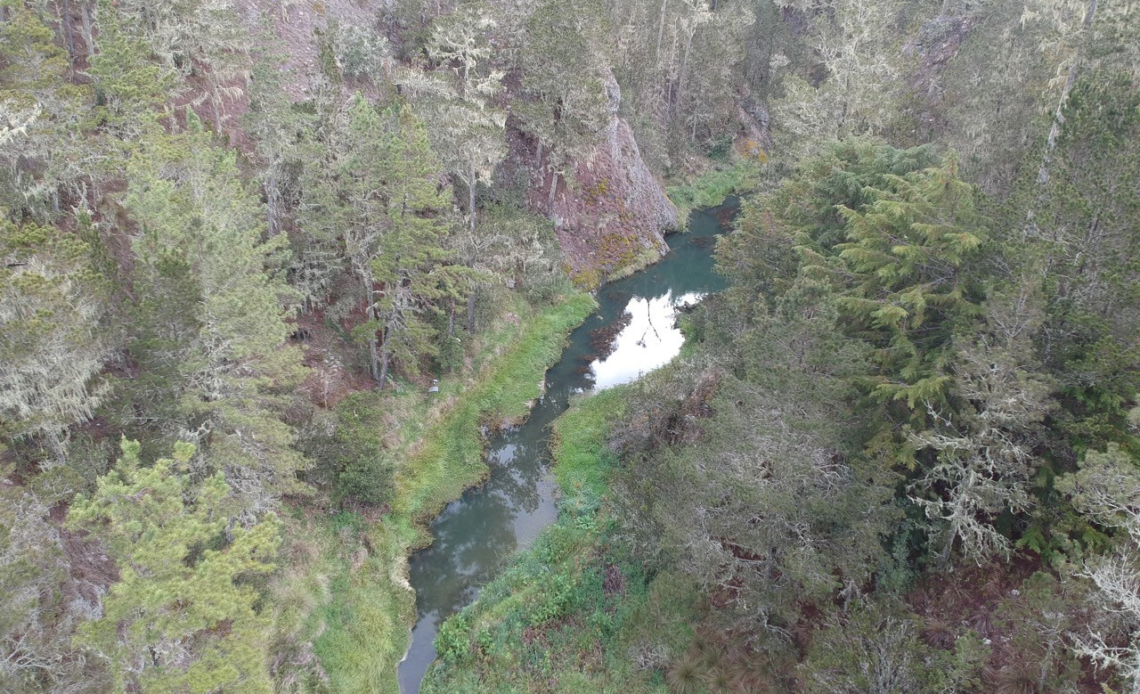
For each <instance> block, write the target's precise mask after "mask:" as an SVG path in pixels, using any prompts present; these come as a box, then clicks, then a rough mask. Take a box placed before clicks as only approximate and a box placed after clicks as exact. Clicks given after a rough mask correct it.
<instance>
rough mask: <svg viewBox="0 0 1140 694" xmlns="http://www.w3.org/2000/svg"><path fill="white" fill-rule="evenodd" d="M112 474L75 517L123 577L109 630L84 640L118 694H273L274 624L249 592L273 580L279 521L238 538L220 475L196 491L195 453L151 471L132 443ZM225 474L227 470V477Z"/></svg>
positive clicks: (95, 625) (108, 604)
mask: <svg viewBox="0 0 1140 694" xmlns="http://www.w3.org/2000/svg"><path fill="white" fill-rule="evenodd" d="M122 452H123V455H122V458H121V459H120V460H119V462H118V463H117V464H116V466H115V469H114V471H112V472H111V473H109V474H108V475H106V476H105V477H103V478H101V479H100V480H99V485H98V489H97V490H96V491H95V493H94V494H92V495H91V496H90V497H85V496H80V497H79V498H77V499H76V501H75V503H74V504H73V505H72V507H71V510H70V512H69V513H68V524H69V525H70V526H71V527H73V528H88V529H91V531H92V534H93V535H94V536H95V537H97V538H98V539H100V540H102V541H103V542H104V543H105V545H106V547H107V551H108V553H109V554H110V555H111V556H112V558H113V559H114V560H115V563H116V564H117V565H118V567H119V571H120V580H119V581H118V582H117V583H116V584H115V585H114V586H113V587H112V588H111V591H110V593H108V595H107V596H106V598H105V599H104V602H103V615H102V617H101V618H99V619H97V620H95V621H92V622H90V623H88V624H85V625H83V627H81V628H80V630H79V635H78V637H77V638H78V640H79V642H80V643H82V644H83V645H85V646H87V647H88V648H91V649H92V650H94V651H95V652H96V653H98V654H99V655H100V656H101V657H102V658H104V659H106V660H107V662H108V664H109V665H110V668H111V672H112V674H113V676H114V682H115V691H116V692H130V691H146V692H169V693H170V694H181V693H183V692H200V693H202V694H214V693H220V692H231V691H232V692H266V693H267V692H269V691H271V686H270V680H269V676H268V672H267V667H266V665H267V663H266V660H267V656H266V646H265V644H266V640H265V634H266V630H267V626H268V624H267V619H266V618H265V616H264V615H263V614H261V613H260V611H259V610H258V609H257V604H258V602H259V595H258V591H257V590H256V589H255V587H254V586H253V585H250V581H251V580H253V579H256V578H257V577H259V576H263V575H265V574H268V573H270V572H271V571H273V569H274V568H275V565H274V561H275V559H276V554H277V548H278V545H279V544H280V538H279V532H280V523H279V522H278V520H277V518H276V516H274V515H272V514H269V515H267V516H265V517H264V518H262V519H261V520H260V521H259V522H258V523H256V524H254V525H252V526H251V527H249V528H242V527H236V528H232V529H230V527H231V519H229V518H227V517H226V516H225V515H224V514H223V513H221V511H220V509H221V507H222V504H223V501H224V500H225V497H226V496H227V494H228V493H229V488H228V486H227V485H226V482H225V479H224V477H223V476H222V475H221V474H220V473H219V474H216V475H214V476H212V477H209V478H207V479H205V480H204V481H203V482H201V483H200V484H195V483H193V482H192V481H191V479H192V478H191V475H190V472H189V467H188V466H189V463H190V460H191V458H192V456H193V455H194V447H193V446H191V445H190V444H186V443H178V444H176V445H175V447H174V457H173V458H169V459H165V458H164V459H161V460H158V461H156V462H155V463H154V464H153V465H152V466H150V467H144V466H143V463H142V461H141V460H140V458H139V452H140V446H139V444H138V443H136V442H131V441H126V440H124V441H123V445H122ZM219 467H222V466H219Z"/></svg>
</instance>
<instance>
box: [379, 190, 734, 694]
mask: <svg viewBox="0 0 1140 694" xmlns="http://www.w3.org/2000/svg"><path fill="white" fill-rule="evenodd" d="M717 211H718V210H709V211H698V212H694V213H693V215H692V217H691V218H690V220H689V221H690V230H689V232H688V233H684V234H674V235H672V236H669V237H667V239H666V240H667V241H668V243H669V248H670V252H669V254H668V255H667V256H665V258H663V259H662V260H661V261H660V262H659V263H657V264H656V265H653V266H651V267H649V268H647V269H645V270H642V271H641V272H638V273H636V274H634V275H632V276H630V277H628V278H626V279H623V280H619V281H617V282H614V283H612V284H608V285H606V286H604V287H603V288H602V289H601V290H600V291H599V294H598V303H599V308H598V310H597V312H595V314H594V315H592V316H591V317H590V318H588V319H586V322H585V323H583V324H582V325H581V326H579V327H578V328H577V329H576V330H574V332H572V333H571V334H570V339H569V342H568V344H567V346H566V348H565V350H564V351H563V352H562V356H561V358H560V359H559V361H558V363H557V364H555V365H554V366H553V367H551V368H550V370H549V371H547V372H546V391H545V394H544V395H543V396H542V397H541V398H540V399H539V400H538V401H537V402H536V403H535V405H534V407H533V408H532V409H531V412H530V416H529V418H528V419H527V420H526V421H525V422H524V423H523V424H522V425H521V426H517V427H511V428H508V429H506V430H504V431H502V432H500V433H499V434H498V435H497V436H495V437H494V438H493V439H492V440H491V441H489V442H488V446H487V463H488V465H489V466H490V468H491V474H490V477H488V479H487V481H486V482H485V483H484V484H483V485H481V486H479V487H476V488H473V489H470V490H468V491H467V492H466V493H464V494H463V496H462V497H460V498H459V499H457V500H456V501H454V502H452V503H451V504H449V505H448V506H447V508H446V509H444V511H443V513H441V514H440V515H439V517H438V518H436V520H435V521H434V522H433V523H432V525H431V533H432V536H433V537H434V542H433V543H432V545H431V546H430V547H428V548H427V549H425V550H423V551H420V552H417V553H416V554H415V555H413V556H412V558H411V566H410V569H411V576H410V579H411V584H412V588H414V589H415V591H416V611H417V621H416V625H415V627H414V628H413V629H412V644H411V647H410V649H409V651H408V654H407V656H406V657H405V659H404V661H403V662H402V663H400V668H399V680H400V691H401V693H402V694H418V692H419V688H420V681H421V680H422V679H423V677H424V674H425V673H426V672H427V670H428V668H429V667H430V666H431V663H432V661H434V660H435V656H436V653H435V646H434V644H433V641H434V640H435V635H436V632H437V630H438V627H439V625H440V624H441V623H442V622H443V621H444V620H446V619H447V618H448V617H450V616H451V615H453V614H455V613H456V612H458V611H459V610H461V609H462V608H463V607H465V606H466V605H468V604H470V603H472V602H473V601H474V600H475V599H476V598H477V597H478V595H479V589H480V588H481V587H482V586H484V585H486V584H487V583H488V582H490V581H491V579H493V578H494V577H495V576H496V575H497V574H498V573H499V571H501V570H502V569H503V568H504V567H505V566H506V565H507V563H508V562H510V561H511V559H512V557H513V556H514V555H515V554H516V553H517V552H518V551H519V550H522V549H525V548H526V547H527V546H528V545H530V543H531V542H532V541H533V540H534V538H535V537H536V536H537V535H538V533H539V532H540V531H541V530H542V529H543V528H544V527H546V526H547V525H549V524H550V523H552V522H554V520H555V518H556V517H557V515H558V509H557V505H556V502H557V495H558V488H557V485H555V483H554V479H553V476H552V475H551V473H550V429H549V425H550V423H551V422H553V421H554V420H555V418H557V417H558V416H559V415H560V414H562V413H563V412H565V411H566V408H567V407H568V406H569V403H570V398H571V397H572V396H574V395H575V394H577V393H582V392H585V391H588V390H600V389H605V388H611V387H613V386H616V385H620V384H622V383H628V382H630V381H634V380H636V379H637V378H638V377H640V376H641V375H642V374H644V373H647V372H649V371H652V370H653V369H656V368H658V367H660V366H663V365H665V364H667V363H668V362H669V361H670V360H672V359H673V358H674V357H675V356H677V353H678V352H679V351H680V349H681V344H682V343H683V342H684V338H683V336H682V335H681V332H680V330H678V329H677V327H676V326H675V318H676V315H675V314H676V311H677V308H678V307H681V306H684V305H685V304H695V303H696V302H698V301H700V299H701V298H702V297H704V296H705V295H706V294H708V293H710V292H716V291H719V290H720V289H721V288H723V286H724V285H723V280H722V279H721V278H720V276H719V275H716V274H715V273H714V272H713V254H712V247H713V243H714V241H715V237H716V235H717V234H718V233H720V232H721V228H720V225H719V224H718V222H717V218H716V217H715V216H714V214H715V213H716V212H717ZM599 329H601V331H602V333H614V335H613V338H612V341H610V340H606V339H602V338H603V335H601V334H599V333H598V332H596V331H598V330H599ZM591 337H593V339H591ZM604 342H610V345H609V350H607V349H606V348H605V347H604V346H603V345H601V344H599V343H604ZM599 348H601V349H599ZM606 351H609V353H608V354H605V352H606ZM603 355H604V356H603Z"/></svg>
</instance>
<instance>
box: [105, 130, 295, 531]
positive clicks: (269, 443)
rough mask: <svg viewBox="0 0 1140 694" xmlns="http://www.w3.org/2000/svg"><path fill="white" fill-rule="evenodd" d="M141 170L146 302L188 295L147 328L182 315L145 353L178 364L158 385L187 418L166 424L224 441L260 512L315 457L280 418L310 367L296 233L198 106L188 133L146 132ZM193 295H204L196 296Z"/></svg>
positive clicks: (137, 193) (215, 442) (139, 242)
mask: <svg viewBox="0 0 1140 694" xmlns="http://www.w3.org/2000/svg"><path fill="white" fill-rule="evenodd" d="M129 174H130V188H129V190H128V193H127V195H126V199H125V201H124V202H125V207H126V209H127V210H128V211H129V212H130V214H131V216H132V218H133V219H134V220H135V221H136V222H137V223H138V225H139V232H138V234H137V236H136V237H135V238H134V250H135V255H136V258H137V265H136V287H137V288H138V289H139V291H140V293H141V294H142V295H143V297H144V298H143V302H142V303H140V308H143V307H145V305H146V303H147V302H148V301H151V300H152V299H153V297H157V296H164V297H166V298H168V299H169V298H175V297H177V298H178V301H176V303H174V304H173V305H172V304H166V305H153V303H152V304H151V305H152V307H153V309H155V310H154V312H153V313H151V314H150V316H151V318H152V320H155V321H159V323H158V325H157V326H154V325H153V324H152V325H147V324H143V325H138V326H136V329H137V330H138V331H139V334H140V335H141V334H142V331H145V330H147V329H151V328H152V327H157V328H159V329H160V332H161V329H162V328H163V327H164V326H165V325H170V324H171V319H172V318H177V321H176V322H178V323H181V326H180V327H179V329H177V330H175V331H174V334H168V335H167V338H165V345H166V349H167V350H168V351H167V353H166V354H165V355H164V354H162V353H156V352H153V351H145V350H144V351H141V352H139V354H140V356H141V357H142V358H143V359H150V360H161V363H156V361H152V362H151V363H150V365H151V366H156V367H159V368H160V369H161V370H165V371H166V372H167V373H168V374H169V376H168V380H167V381H166V382H153V381H152V383H151V385H152V386H153V387H154V388H156V389H158V390H159V392H158V393H155V394H154V395H155V396H157V397H160V398H162V397H169V396H173V403H172V404H174V405H175V406H176V407H175V410H174V411H175V412H176V413H177V416H178V418H177V419H176V420H174V421H168V422H159V423H158V424H159V427H160V430H162V431H163V432H164V433H165V434H166V435H167V436H182V437H187V436H193V437H195V438H196V439H197V440H199V441H202V442H209V445H210V446H211V447H212V448H219V447H220V448H223V449H224V450H225V455H221V456H218V457H219V459H222V460H225V461H226V463H227V465H229V468H228V469H227V471H226V473H227V477H228V479H229V481H230V483H231V485H232V486H234V487H235V488H236V490H237V491H238V492H239V493H240V494H241V495H243V497H244V499H245V503H246V504H247V508H248V510H250V511H251V512H256V511H260V510H263V509H265V508H268V507H270V506H271V505H272V504H273V503H274V499H275V497H276V496H277V495H279V494H282V493H293V492H298V491H301V490H302V488H301V487H300V486H299V485H298V482H297V480H296V476H295V475H296V471H297V470H299V469H301V468H303V467H304V466H305V462H304V461H303V459H302V458H301V456H300V455H299V454H298V453H297V452H296V451H295V450H293V449H292V447H291V443H292V438H293V434H292V431H291V429H290V428H289V427H288V426H287V425H285V424H284V423H283V422H282V421H281V420H280V417H279V413H280V411H281V410H282V409H283V408H284V406H285V404H286V403H287V402H288V398H289V397H290V395H291V390H292V388H294V387H295V386H296V384H298V383H299V382H300V380H301V378H302V377H303V370H302V369H301V368H300V367H299V361H300V359H299V356H298V355H297V353H296V350H295V349H289V348H286V347H285V346H284V345H283V343H284V341H285V338H286V337H287V336H288V335H289V332H290V330H289V327H288V326H287V325H286V323H285V321H284V318H285V310H284V308H283V303H284V302H285V301H288V300H289V299H290V297H291V295H292V293H291V291H290V290H289V288H288V287H287V286H286V285H285V282H284V278H283V276H282V274H281V273H280V267H281V264H282V261H283V258H282V250H283V246H284V244H285V238H284V237H280V236H279V237H274V238H272V239H268V240H266V239H265V238H264V233H263V230H264V228H265V227H264V214H263V213H262V211H261V209H260V206H259V204H258V202H257V200H256V198H255V197H254V196H253V195H252V194H251V193H250V191H249V190H248V189H247V187H246V185H245V184H244V183H243V182H242V180H241V177H240V175H239V173H238V170H237V166H236V161H235V153H234V152H233V151H226V150H223V149H221V148H219V147H216V146H215V145H214V144H213V143H212V142H211V137H210V135H209V133H207V132H205V131H204V130H203V128H202V127H201V124H200V123H199V122H198V121H197V119H196V118H195V117H194V115H193V114H190V119H189V129H188V130H187V131H186V132H184V133H181V134H179V135H174V136H166V135H159V134H156V135H154V136H152V137H151V138H148V139H147V140H145V141H144V142H143V143H142V144H141V146H139V147H138V148H137V149H136V150H135V152H134V153H133V156H132V159H131V163H130V167H129ZM190 296H194V297H197V299H198V300H197V301H196V302H193V303H187V302H186V299H187V298H188V297H190ZM148 297H150V298H148ZM137 346H138V347H142V346H143V345H137ZM140 385H141V384H140ZM167 394H169V395H167Z"/></svg>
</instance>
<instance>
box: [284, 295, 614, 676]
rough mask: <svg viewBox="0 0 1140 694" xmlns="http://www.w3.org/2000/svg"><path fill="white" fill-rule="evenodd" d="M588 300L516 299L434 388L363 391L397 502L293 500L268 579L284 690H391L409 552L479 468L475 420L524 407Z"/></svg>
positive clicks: (484, 421) (407, 618) (406, 621)
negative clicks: (393, 465) (272, 578)
mask: <svg viewBox="0 0 1140 694" xmlns="http://www.w3.org/2000/svg"><path fill="white" fill-rule="evenodd" d="M595 306H596V304H595V302H594V300H593V298H592V297H590V296H589V295H586V294H573V295H569V296H566V297H564V298H563V299H562V300H561V301H559V302H557V303H556V304H555V305H552V306H547V307H544V308H541V309H534V308H531V307H530V306H528V305H527V304H525V302H523V301H521V300H518V301H517V302H516V303H515V304H514V305H512V306H511V307H510V311H509V312H507V313H506V314H505V318H503V319H501V320H500V321H499V322H498V324H497V325H496V326H495V327H494V328H493V329H492V330H489V331H488V332H487V333H485V334H484V335H483V336H482V337H481V338H480V342H479V344H478V345H477V346H476V349H475V350H474V354H475V355H474V357H473V358H472V360H471V363H470V368H469V370H468V371H467V373H466V374H465V375H461V376H453V377H447V378H443V379H441V381H440V384H439V385H440V391H439V393H437V394H433V395H430V396H429V395H427V394H425V393H424V392H423V390H422V389H421V388H415V387H411V386H408V387H404V388H396V389H393V390H391V391H389V392H385V393H375V394H370V395H369V398H370V401H369V406H367V407H365V408H363V412H362V414H361V415H360V416H362V417H365V418H367V419H369V420H370V421H373V422H374V425H375V426H376V427H378V428H382V429H383V430H386V431H387V432H389V433H390V434H391V435H390V436H389V437H388V441H389V443H388V445H389V449H390V450H389V452H390V454H394V455H395V457H396V459H397V460H398V461H400V462H399V466H398V470H397V474H396V479H397V483H396V494H395V497H394V500H393V503H392V510H391V512H390V513H388V514H386V515H384V516H383V517H382V518H372V517H366V516H364V515H362V514H357V513H347V512H342V513H338V514H336V515H332V516H329V515H323V514H320V513H314V512H313V511H312V510H311V509H310V510H309V511H307V512H306V511H305V510H303V508H302V507H297V509H296V512H295V514H294V517H293V518H292V519H291V521H290V525H291V526H292V527H291V528H290V531H289V533H288V534H289V536H290V537H291V538H293V540H292V544H291V547H290V550H289V551H290V564H289V566H288V568H287V569H286V570H285V571H284V572H283V575H282V577H281V578H280V580H278V581H277V582H276V584H275V585H274V586H273V593H274V596H273V602H274V604H275V606H276V611H275V615H274V618H275V629H274V644H273V653H274V654H275V658H276V659H277V660H278V661H280V662H281V663H282V666H281V668H280V669H281V671H282V672H283V673H288V674H287V675H283V676H280V677H279V680H278V681H279V689H280V690H283V691H296V692H331V693H333V694H357V693H359V694H365V693H368V694H373V693H379V694H395V693H396V692H397V691H398V686H397V682H396V665H397V663H398V662H399V660H400V659H401V658H402V657H403V654H404V652H405V651H406V649H407V645H408V639H409V629H410V627H411V624H412V623H413V622H414V618H415V602H414V595H413V594H412V592H411V591H410V590H409V589H408V586H407V579H406V574H407V559H408V556H409V555H410V553H411V552H412V551H413V550H414V549H415V548H416V547H419V546H422V545H423V544H424V543H426V542H427V541H428V540H429V537H428V535H427V532H426V529H425V525H426V523H427V521H429V520H430V519H431V518H432V517H433V516H434V515H435V514H436V513H438V512H439V511H440V510H441V509H442V508H443V506H444V505H445V504H446V503H447V502H448V501H450V500H452V499H454V498H456V497H458V496H459V495H460V494H461V493H462V491H463V490H464V489H466V488H467V487H469V486H471V485H473V484H476V483H478V482H479V481H480V480H481V479H482V478H483V476H484V475H485V474H486V472H487V467H486V465H485V463H484V462H483V456H482V447H483V440H482V435H481V428H482V427H483V426H494V425H497V424H498V423H499V422H501V421H503V420H504V419H511V418H519V417H523V416H525V415H526V413H527V411H528V410H529V406H528V405H529V402H530V401H531V400H533V399H535V398H537V397H538V396H539V395H540V394H541V381H542V377H543V374H544V372H545V371H546V369H547V368H548V367H549V366H550V365H551V364H553V363H554V362H555V361H556V360H557V358H558V356H559V355H560V353H561V351H562V345H563V343H564V341H565V338H566V336H567V335H568V334H569V332H570V331H571V330H572V329H573V328H574V327H575V326H577V325H579V324H580V323H581V322H582V321H583V320H585V318H586V317H587V316H588V315H589V314H590V312H591V311H593V310H594V307H595ZM305 643H312V644H313V647H312V649H311V650H306V649H305V648H304V647H303V646H300V645H298V644H305Z"/></svg>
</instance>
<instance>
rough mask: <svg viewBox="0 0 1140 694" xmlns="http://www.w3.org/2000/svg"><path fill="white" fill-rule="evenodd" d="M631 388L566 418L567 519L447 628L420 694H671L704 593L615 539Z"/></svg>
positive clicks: (585, 404)
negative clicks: (621, 426)
mask: <svg viewBox="0 0 1140 694" xmlns="http://www.w3.org/2000/svg"><path fill="white" fill-rule="evenodd" d="M668 370H669V369H668V368H666V369H663V370H662V371H663V372H667V371H668ZM662 377H664V378H667V377H668V375H667V373H663V374H662ZM631 388H633V386H621V387H617V388H613V389H610V390H606V391H603V392H601V393H598V394H596V395H590V396H587V397H584V398H582V399H580V400H578V401H576V402H575V403H574V404H573V405H572V407H571V409H570V410H568V411H567V412H566V413H565V414H564V415H562V416H561V417H560V418H559V419H558V420H556V422H555V424H554V427H553V428H554V446H553V456H554V461H555V466H554V474H555V477H556V479H557V481H558V484H559V487H560V488H561V489H562V490H563V497H562V499H561V501H560V504H559V506H560V513H559V518H558V521H557V522H556V523H555V524H554V525H551V526H549V527H548V528H547V529H546V530H544V531H543V533H542V534H541V535H540V536H539V538H538V539H537V540H536V541H535V543H534V545H533V546H532V547H531V548H530V549H529V550H527V551H525V552H523V553H522V554H520V555H519V556H518V557H517V558H516V560H515V561H514V562H513V563H512V565H511V566H510V568H508V569H507V570H506V571H504V572H503V573H502V574H501V575H500V576H499V577H498V578H497V579H495V580H494V581H493V582H491V583H490V584H488V585H487V586H486V587H485V588H484V590H483V592H482V593H481V594H480V596H479V599H478V600H477V601H476V602H475V603H473V604H472V605H470V606H469V607H467V608H466V609H464V610H463V611H462V612H460V613H459V614H458V615H456V616H455V617H453V618H452V619H450V620H448V621H447V622H445V623H444V625H443V627H442V629H441V630H440V635H439V638H438V640H437V646H438V648H439V654H440V661H439V663H437V664H436V666H435V667H433V668H432V669H431V670H430V671H429V673H428V676H427V677H426V678H425V679H424V682H423V684H422V686H421V690H420V691H421V692H422V694H474V693H475V692H488V691H526V692H564V693H570V694H576V693H581V694H587V693H589V694H596V693H599V692H621V693H622V694H662V693H664V692H666V691H668V690H667V689H666V688H665V683H664V671H663V670H661V669H660V667H659V666H661V665H663V664H664V662H665V658H666V657H667V656H668V655H669V654H670V653H677V652H683V651H684V650H685V649H686V648H687V647H688V645H689V643H690V641H691V640H692V637H693V633H692V628H691V626H690V625H691V624H694V623H696V622H697V621H698V619H697V610H698V603H697V592H696V591H695V590H694V589H693V587H692V586H690V585H688V584H687V582H686V581H685V580H683V579H682V578H681V577H680V576H676V575H672V574H668V573H661V574H657V575H656V576H652V577H650V576H647V575H646V574H645V573H644V571H643V570H642V569H641V565H642V564H641V562H640V561H638V560H637V559H636V558H634V557H631V556H629V555H628V554H627V553H626V552H625V550H624V549H623V548H624V547H625V546H626V545H625V543H621V542H619V541H617V540H618V538H617V536H616V533H617V532H618V531H619V526H618V523H617V517H616V514H615V509H614V508H613V507H612V505H611V503H610V499H611V494H610V484H611V482H612V479H613V475H614V474H615V471H616V470H617V466H618V456H617V453H616V452H615V451H614V450H613V449H612V448H611V447H610V444H609V438H610V433H611V430H612V428H613V427H614V425H615V423H617V422H620V421H621V419H622V418H623V416H624V414H625V410H626V402H627V397H628V394H629V392H630V390H631Z"/></svg>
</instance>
